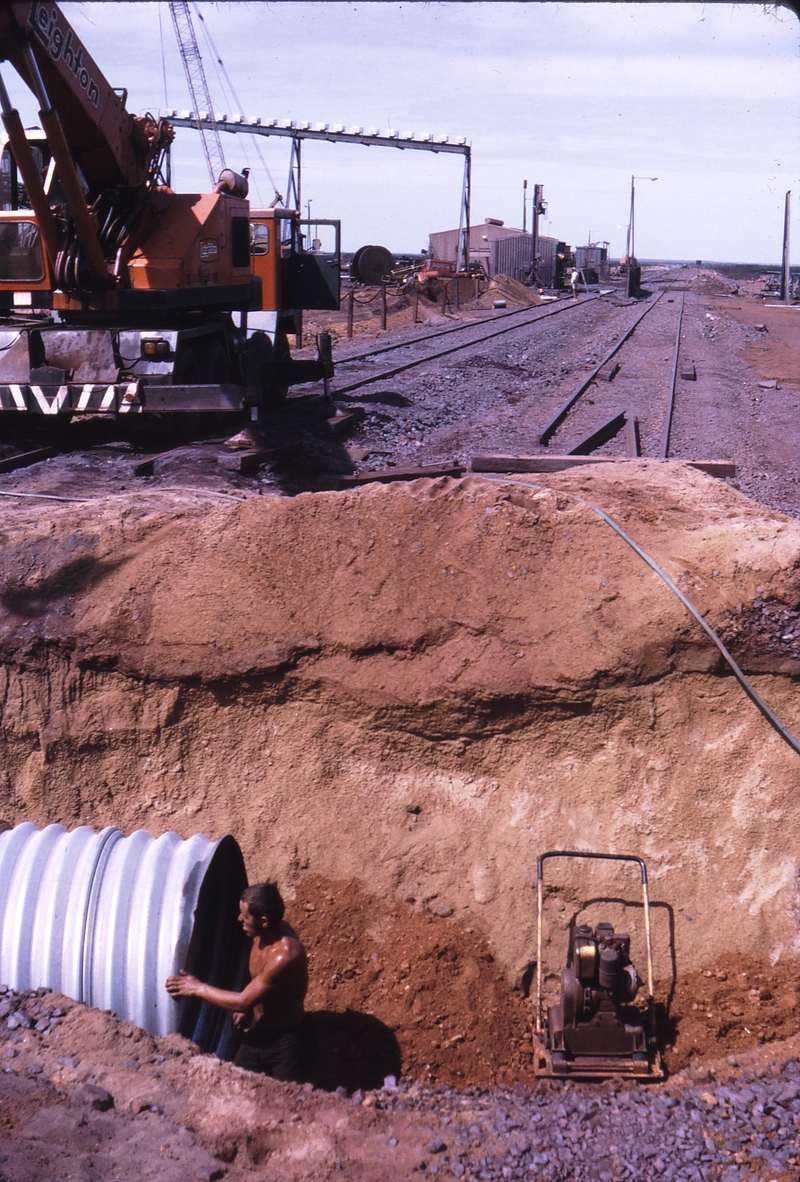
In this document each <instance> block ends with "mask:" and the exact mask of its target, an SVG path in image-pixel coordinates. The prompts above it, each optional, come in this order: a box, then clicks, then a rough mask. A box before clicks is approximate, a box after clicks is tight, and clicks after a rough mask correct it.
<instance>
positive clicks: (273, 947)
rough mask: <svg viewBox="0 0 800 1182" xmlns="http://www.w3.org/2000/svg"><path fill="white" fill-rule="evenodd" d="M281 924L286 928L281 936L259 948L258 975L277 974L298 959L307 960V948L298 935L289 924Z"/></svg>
mask: <svg viewBox="0 0 800 1182" xmlns="http://www.w3.org/2000/svg"><path fill="white" fill-rule="evenodd" d="M281 926H282V927H284V928H285V929H286V930H285V931H283V932H282V934H281V938H280V939H279V940H275V942H274V943H272V944H268V945H267V947H266V948H262V949H259V950H258V954H257V955H258V959H259V961H260V966H259V969H258V973H257V975H258V976H259V977H271V976H277V975H278V974H279V973H281V972H283V971H284V970H286V969H288V968H289V967H290V966H292V965H294V964H296V963H297V962H298V961H300V962H305V960H306V950H305V948H304V947H303V945H302V944H301V943H300V940H299V939H298V937H297V936H296V935H295V933H294V932H293V931H292V929H291V928H290V927H289V925H288V924H285V925H281ZM251 963H252V962H251Z"/></svg>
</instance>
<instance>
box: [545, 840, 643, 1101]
mask: <svg viewBox="0 0 800 1182" xmlns="http://www.w3.org/2000/svg"><path fill="white" fill-rule="evenodd" d="M549 858H570V859H573V858H576V859H592V860H599V861H607V862H633V863H635V864H636V865H638V867H639V869H640V872H641V876H642V915H643V918H644V929H645V931H644V934H645V947H646V953H647V981H646V996H647V1010H646V1011H644V1010H642V1009H640V1008H639V1007H638V1006H636V1005H634V1002H635V1000H636V995H637V994H638V992H639V989H640V988H641V986H642V985H644V984H645V982H643V981H642V980H641V979H640V977H639V974H638V973H637V971H636V967H635V966H634V964H633V963H632V961H631V955H630V953H631V938H630V936H629V935H628V933H627V932H615V931H614V928H613V927H612V925H611V924H610V923H598V924H597V926H596V927H591V926H589V925H588V924H576V925H575V926H574V927H573V928H572V930H571V931H570V937H569V946H568V948H567V963H566V965H565V966H564V968H563V969H562V970H561V989H560V993H559V1000H558V1002H557V1003H556V1004H555V1005H552V1006H550V1007H549V1009H548V1011H547V1015H546V1016H545V1011H544V1005H543V982H544V971H543V965H542V953H543V932H542V929H543V918H544V863H545V862H546V861H547V859H549ZM537 888H538V924H537V953H536V1014H535V1025H534V1033H533V1042H534V1053H535V1059H534V1069H535V1071H536V1074H537V1075H541V1076H549V1077H553V1078H562V1079H564V1078H567V1077H569V1076H574V1077H576V1078H578V1079H605V1078H607V1077H608V1076H615V1075H617V1076H628V1077H630V1078H633V1079H648V1080H655V1079H661V1078H663V1069H662V1066H661V1057H660V1055H659V1053H658V1046H657V1043H656V1035H655V1018H654V1009H653V957H652V951H651V946H650V900H649V896H648V892H647V868H646V866H645V864H644V861H643V859H642V858H639V857H637V856H636V855H634V854H596V853H590V852H589V851H588V850H587V851H580V852H579V851H577V850H550V851H549V852H548V853H546V854H541V855H540V856H539V859H538V863H537Z"/></svg>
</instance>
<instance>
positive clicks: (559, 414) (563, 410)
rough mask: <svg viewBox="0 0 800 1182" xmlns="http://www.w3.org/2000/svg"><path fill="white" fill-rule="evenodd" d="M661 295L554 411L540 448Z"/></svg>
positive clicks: (658, 298) (659, 294)
mask: <svg viewBox="0 0 800 1182" xmlns="http://www.w3.org/2000/svg"><path fill="white" fill-rule="evenodd" d="M663 294H664V292H663V290H662V291H660V292H659V293H658V295H657V296H656V298H655V299H654V300H653V302H652V304H648V305H647V307H646V308H645V310H644V311H643V312H642V313H640V315H639V316H637V317H636V319H635V320H634V322H633V324H632V325H631V326H630V328H629V329H628V331H627V332H626V333H625V335H624V336H623V337H621V338H620V340H619V341H617V343H616V345H615V346H614V348H613V349H611V350H610V352H608V353H606V355H605V357H604V358H603V360H602V361H601V362H600V363H599V365H596V366H595V367H594V369H593V370H592V372H591V373H590V374H589V376H588V377H587V378H584V380H583V381H582V382H581V384H580V385H579V386H578V388H577V389H576V390H575V391H573V393H572V394H570V396H569V398H568V399H567V401H566V402H565V403H564V404H563V406H561V407H560V409H559V410H557V411H556V413H555V414H554V415H553V417H552V419H551V420H550V422H549V423H548V424H547V426H546V427H545V428H544V429H543V431H542V433H541V435H540V436H539V443H541V444H542V446H544V447H546V446H547V444H548V442H549V441H550V440H551V439H552V437H553V436H554V435H555V433H556V431H557V430H558V428H559V427H560V426H561V424H562V423H563V422H564V419H565V418H566V417H567V415H568V414H569V412H570V411H571V410H572V408H573V406H574V405H575V403H576V402H577V401H578V399H579V398H581V397H582V395H584V394H585V393H586V391H587V390H588V389H589V387H590V386H591V384H592V382H593V381H594V380H595V378H596V377H597V375H598V374H599V373H600V370H601V369H602V368H603V366H604V365H606V364H607V363H608V362H609V361H610V360H611V358H612V357H613V356H614V355H615V354H616V353H618V352H619V350H620V349H621V348H622V346H623V345H624V344H625V342H626V341H627V340H628V338H629V337H631V336H632V335H633V332H634V329H635V328H636V327H637V325H639V324H641V322H642V321H643V320H644V318H645V316H647V314H648V312H652V311H653V308H655V306H656V304H657V303H658V301H659V300H660V299H661V297H662V296H663Z"/></svg>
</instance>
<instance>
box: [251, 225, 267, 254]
mask: <svg viewBox="0 0 800 1182" xmlns="http://www.w3.org/2000/svg"><path fill="white" fill-rule="evenodd" d="M250 254H261V255H264V254H269V226H268V225H266V224H265V223H264V222H251V223H250Z"/></svg>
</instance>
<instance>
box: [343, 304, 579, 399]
mask: <svg viewBox="0 0 800 1182" xmlns="http://www.w3.org/2000/svg"><path fill="white" fill-rule="evenodd" d="M600 298H601V297H600V296H590V297H589V299H587V300H581V301H580V304H582V305H584V306H585V305H586V304H588V303H591V302H592V301H594V300H597V299H600ZM572 306H573V307H576V306H578V305H575V304H573V305H572ZM564 311H566V305H564V306H563V307H561V308H553V309H552V310H551V311H548V312H545V313H543V314H542V315H540V316H534V317H533V318H532V319H531V320H524V321H521V322H519V323H517V324H508V325H506V326H505V327H504V328H499V329H497V330H496V331H495V332H490V333H486V334H485V335H484V336H481V337H477V338H475V339H473V340H470V341H465V342H464V343H463V344H461V345H453V346H452V347H451V348H449V349H441V350H440V351H439V352H438V353H430V354H428V355H427V356H426V357H418V358H417V359H416V361H406V362H405V363H404V364H403V365H396V366H395V367H394V369H387V370H384V372H383V373H378V374H372V375H371V376H370V377H368V378H361V379H359V381H357V382H351V383H350V385H349V386H343V387H341V389H338V390H331V391H330V395H331V397H332V398H334V399H336V398H340V397H341V396H342V395H343V394H349V393H350V391H351V390H359V389H360V388H361V387H362V386H372V385H374V384H375V382H382V381H385V380H386V378H393V377H395V375H396V374H399V373H404V372H405V370H407V369H414V368H415V367H416V366H418V365H427V364H428V362H430V361H438V360H439V358H440V357H447V356H449V355H450V354H451V353H460V352H461V350H462V349H469V348H471V347H472V346H473V345H482V344H483V343H484V341H491V340H492V339H493V338H494V337H499V336H502V335H503V334H504V333H507V332H516V330H517V329H519V328H528V327H529V326H530V325H532V324H537V323H538V322H539V321H540V320H545V319H546V318H547V317H548V316H553V315H555V314H556V312H564ZM471 327H473V326H472V325H465V326H464V328H460V329H458V330H452V331H461V332H463V331H465V330H466V328H471ZM446 331H448V332H449V331H451V330H449V329H448V330H446Z"/></svg>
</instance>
